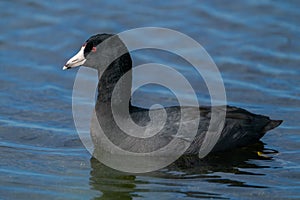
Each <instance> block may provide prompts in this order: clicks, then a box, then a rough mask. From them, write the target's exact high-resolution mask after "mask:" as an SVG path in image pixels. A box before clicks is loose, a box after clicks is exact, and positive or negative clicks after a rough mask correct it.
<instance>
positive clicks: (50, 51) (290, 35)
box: [0, 0, 300, 200]
mask: <svg viewBox="0 0 300 200" xmlns="http://www.w3.org/2000/svg"><path fill="white" fill-rule="evenodd" d="M0 8H1V13H0V27H1V34H0V52H1V56H0V91H1V92H0V103H1V104H0V105H1V107H0V150H1V156H0V199H32V200H33V199H183V198H185V199H196V198H220V199H297V198H300V192H299V191H300V184H299V183H300V158H299V153H300V148H299V147H300V143H299V142H300V136H299V132H300V126H299V116H300V107H299V105H300V68H299V63H300V55H299V52H300V40H299V35H300V21H299V19H300V13H299V8H300V2H299V1H254V0H253V1H251V0H247V1H243V2H242V1H235V2H232V1H230V2H224V1H203V2H198V1H173V2H172V3H163V2H158V1H148V2H141V1H123V2H122V3H120V2H119V1H106V2H103V1H88V2H85V3H84V2H83V1H76V0H75V1H72V2H71V1H70V2H64V3H63V2H62V1H37V0H31V1H22V2H20V1H1V2H0ZM144 26H160V27H166V28H171V29H174V30H177V31H180V32H182V33H184V34H187V35H189V36H190V37H192V38H194V39H195V40H197V41H198V42H199V43H200V44H202V45H203V46H204V47H205V49H206V50H207V51H208V53H209V54H210V55H211V57H212V58H213V59H214V61H215V62H216V64H217V66H218V67H219V70H220V72H221V74H222V77H223V79H224V82H225V87H226V92H227V100H228V103H229V104H230V105H234V106H239V107H243V108H245V109H248V110H249V111H252V112H254V113H259V114H264V115H268V116H270V117H271V118H274V119H282V120H284V123H283V124H282V125H281V126H280V127H279V128H277V129H275V130H273V131H271V132H269V133H268V134H266V135H265V136H264V137H263V138H262V140H261V141H262V143H260V144H257V145H258V146H255V147H249V148H244V149H240V150H237V151H234V152H231V153H224V154H220V155H219V156H215V157H213V158H211V159H209V160H208V161H205V162H203V163H202V164H200V165H197V166H191V167H169V168H166V169H162V170H160V171H157V172H152V173H149V174H143V175H134V174H126V173H122V172H117V171H114V170H112V169H109V168H107V167H105V166H103V165H102V164H101V163H99V162H97V161H96V160H94V159H92V158H91V155H90V154H89V153H88V152H87V151H86V150H85V148H84V147H83V145H82V144H81V142H80V140H79V137H78V135H77V133H76V130H75V127H74V123H73V118H72V107H71V103H72V98H71V97H72V87H73V83H74V79H75V76H76V72H77V70H69V71H67V72H65V71H62V70H61V68H62V66H63V64H64V63H65V62H66V60H67V59H68V58H70V56H72V55H73V54H74V53H75V52H76V51H77V50H78V48H79V47H80V46H81V45H82V43H83V42H84V41H85V40H86V39H87V38H88V37H89V36H90V35H92V34H95V33H102V32H107V33H118V32H121V31H125V30H127V29H131V28H137V27H144ZM171 58H172V57H170V58H169V59H168V57H166V59H161V58H158V60H157V61H161V62H163V63H165V64H174V60H172V59H171ZM134 59H136V61H135V62H136V63H139V62H142V61H145V62H149V61H152V57H151V56H147V54H145V55H142V54H137V55H136V56H134ZM175 64H176V63H175ZM178 65H182V63H181V64H178ZM186 70H187V71H185V73H187V74H188V73H189V71H188V68H186ZM140 78H142V77H140ZM144 92H149V93H153V92H159V91H155V90H154V89H152V90H145V91H144ZM201 98H203V99H202V100H203V101H204V102H205V98H206V96H205V95H203V96H202V97H201ZM136 101H137V103H141V104H143V103H145V102H143V101H145V99H143V98H140V99H139V98H137V99H136ZM257 149H259V150H260V151H262V152H263V153H264V154H265V155H267V157H263V156H258V155H257V154H256V150H257Z"/></svg>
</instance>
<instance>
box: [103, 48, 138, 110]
mask: <svg viewBox="0 0 300 200" xmlns="http://www.w3.org/2000/svg"><path fill="white" fill-rule="evenodd" d="M131 69H132V62H131V58H130V55H129V53H126V54H124V55H122V56H121V57H120V58H118V59H116V60H115V61H114V62H112V63H111V64H110V65H109V66H108V67H107V69H106V70H105V71H104V72H101V71H100V70H98V72H99V74H98V76H99V83H98V97H97V104H98V105H99V104H103V105H106V104H107V105H108V106H110V105H109V104H111V102H112V101H114V102H116V103H118V102H120V103H121V102H123V101H128V100H129V99H130V96H131V86H132V71H131ZM129 104H130V100H129Z"/></svg>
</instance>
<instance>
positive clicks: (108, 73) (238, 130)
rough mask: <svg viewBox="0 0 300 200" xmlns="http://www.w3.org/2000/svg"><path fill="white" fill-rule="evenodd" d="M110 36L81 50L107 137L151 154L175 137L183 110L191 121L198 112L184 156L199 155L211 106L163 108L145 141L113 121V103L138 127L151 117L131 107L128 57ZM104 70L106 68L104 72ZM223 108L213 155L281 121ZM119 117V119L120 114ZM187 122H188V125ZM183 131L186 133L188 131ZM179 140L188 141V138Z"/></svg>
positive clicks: (101, 36) (255, 138)
mask: <svg viewBox="0 0 300 200" xmlns="http://www.w3.org/2000/svg"><path fill="white" fill-rule="evenodd" d="M112 37H113V35H110V34H98V35H95V36H92V37H91V38H90V39H88V40H87V41H86V44H85V45H86V47H87V49H86V50H85V51H84V56H85V58H86V59H87V61H86V64H84V65H85V66H88V67H92V68H96V69H97V70H98V72H99V83H98V96H97V103H96V106H95V113H96V116H97V119H98V122H99V123H100V125H101V127H102V128H103V130H104V132H105V134H106V136H107V137H108V138H109V139H110V140H111V141H112V142H113V143H114V144H115V145H117V146H119V147H120V148H122V149H125V150H128V151H131V152H139V153H141V152H142V153H147V152H151V151H153V150H155V149H157V148H161V147H163V146H165V145H166V144H168V143H169V142H170V141H171V140H172V139H173V138H174V137H176V136H175V134H176V132H177V130H178V128H179V125H178V124H179V122H180V117H181V113H182V111H188V113H189V116H188V119H189V120H190V121H192V120H193V118H197V117H199V111H200V121H199V127H198V131H197V134H196V136H195V138H193V140H192V141H190V143H191V145H190V146H189V148H187V150H186V152H185V154H198V152H199V149H200V147H201V145H202V143H203V140H204V136H205V134H206V132H207V129H208V125H209V123H210V120H211V107H199V108H198V107H180V106H172V107H167V108H164V109H165V111H166V114H167V118H166V122H165V124H164V127H163V128H162V129H161V130H160V131H159V133H158V134H156V135H155V136H152V137H149V138H147V139H144V138H138V137H133V136H129V135H127V134H126V133H125V132H123V131H122V130H121V129H120V128H119V127H118V125H117V124H116V122H115V121H114V116H113V111H112V108H111V105H112V101H116V102H117V103H116V104H117V105H120V109H119V110H122V108H121V105H123V106H124V105H126V106H127V109H129V113H130V117H131V118H132V120H133V121H134V122H135V123H136V124H138V125H140V126H145V125H147V123H148V122H149V120H150V117H149V110H148V109H145V108H140V107H136V106H134V105H132V104H131V101H130V95H131V84H132V83H131V82H132V79H131V72H130V70H131V69H132V61H131V57H130V55H129V53H128V51H127V49H126V46H125V45H124V44H123V42H122V41H121V40H120V39H119V38H118V37H114V38H115V39H114V40H112V41H110V42H109V40H110V38H112ZM104 41H105V42H104ZM104 43H107V44H104ZM99 45H102V47H99ZM93 47H97V51H98V49H100V51H101V52H99V54H97V55H93V53H91V50H92V48H93ZM120 52H123V53H124V54H123V55H122V56H120V57H118V58H117V59H115V60H113V62H109V61H107V60H106V59H107V58H108V57H110V56H112V57H114V56H115V55H116V54H119V53H120ZM103 55H104V56H103ZM107 65H108V67H107ZM106 67H107V68H106ZM104 68H106V69H105V70H103V69H104ZM125 73H129V76H128V77H129V78H128V79H126V80H123V81H121V84H119V90H118V91H119V93H117V97H118V98H117V100H115V99H114V100H113V99H112V93H113V90H114V88H115V86H116V84H117V82H118V81H120V78H121V77H122V76H123V75H124V74H125ZM126 99H127V100H126ZM128 99H129V101H128ZM157 103H159V102H157ZM222 109H226V118H225V125H224V127H223V130H222V132H221V135H220V138H219V139H218V141H217V143H216V145H215V146H214V148H213V149H212V152H217V151H225V150H228V149H233V148H236V147H241V146H246V145H249V144H252V143H256V142H258V141H259V139H260V138H261V137H263V136H264V134H265V133H266V132H267V131H269V130H271V129H273V128H275V127H277V126H279V125H280V124H281V122H282V121H281V120H271V119H270V118H269V117H266V116H262V115H256V114H253V113H250V112H248V111H246V110H244V109H241V108H237V107H232V106H223V107H220V112H221V111H222ZM150 112H151V111H150ZM119 115H120V116H121V117H122V116H123V114H122V112H120V113H119ZM124 117H126V115H124ZM189 120H187V123H188V122H189ZM184 123H185V122H184ZM186 131H189V130H188V128H187V130H186ZM92 136H93V125H92ZM95 137H96V136H95V134H94V136H93V138H94V142H95V143H97V138H96V139H95ZM182 139H183V140H189V138H182Z"/></svg>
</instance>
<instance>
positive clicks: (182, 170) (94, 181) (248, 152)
mask: <svg viewBox="0 0 300 200" xmlns="http://www.w3.org/2000/svg"><path fill="white" fill-rule="evenodd" d="M274 153H278V152H277V151H276V150H272V149H266V148H264V144H263V143H262V142H259V143H256V144H254V145H251V146H248V147H243V148H239V149H235V150H232V151H227V152H223V153H214V154H211V155H209V156H207V157H206V158H204V159H201V160H200V159H199V158H198V157H197V156H182V157H180V158H179V159H178V160H177V161H176V162H174V163H172V164H171V165H169V166H168V167H166V168H163V169H161V170H158V171H154V172H150V173H144V174H130V173H125V172H120V171H117V170H114V169H111V168H109V167H107V166H105V165H103V164H102V163H100V162H99V161H98V160H97V159H95V158H91V160H90V162H91V167H92V169H91V176H90V184H91V186H92V188H93V189H95V190H98V191H100V192H101V194H102V195H101V196H100V197H97V198H95V199H133V198H135V197H141V196H145V195H152V193H153V195H157V193H161V195H162V196H163V195H165V194H166V193H169V194H171V193H173V194H174V193H176V194H178V195H179V196H181V195H184V196H190V197H198V198H199V197H202V198H219V199H222V198H223V197H222V196H221V194H218V193H211V192H208V190H206V188H205V187H203V185H201V186H197V183H203V182H204V183H205V182H206V183H211V184H213V183H217V184H223V185H225V187H226V186H234V187H252V188H265V186H261V185H251V184H248V183H247V182H243V181H238V180H237V179H239V178H237V177H235V175H248V176H249V175H250V176H251V175H253V176H264V174H263V173H253V172H251V171H253V170H251V169H257V168H269V167H271V164H270V165H266V162H264V165H260V164H257V163H259V162H256V161H263V160H272V154H274ZM247 169H249V170H247ZM218 172H221V173H218ZM222 173H226V174H227V175H228V174H229V175H230V176H232V179H230V178H228V176H226V177H222ZM220 174H221V175H220ZM195 180H196V182H195ZM145 193H148V194H145Z"/></svg>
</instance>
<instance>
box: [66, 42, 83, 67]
mask: <svg viewBox="0 0 300 200" xmlns="http://www.w3.org/2000/svg"><path fill="white" fill-rule="evenodd" d="M85 61H86V59H85V57H84V47H81V49H80V50H79V52H78V53H77V54H76V55H75V56H73V57H72V58H71V59H70V60H68V62H67V63H66V64H65V66H64V67H63V70H66V69H69V68H72V67H78V66H81V65H83V64H84V63H85Z"/></svg>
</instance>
